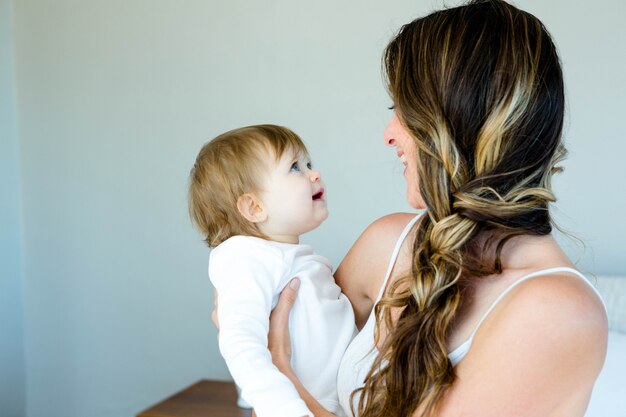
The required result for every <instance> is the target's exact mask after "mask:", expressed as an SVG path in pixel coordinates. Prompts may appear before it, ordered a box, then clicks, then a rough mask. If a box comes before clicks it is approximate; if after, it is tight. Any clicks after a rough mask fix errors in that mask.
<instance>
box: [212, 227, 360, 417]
mask: <svg viewBox="0 0 626 417" xmlns="http://www.w3.org/2000/svg"><path fill="white" fill-rule="evenodd" d="M209 277H210V279H211V282H212V283H213V285H214V286H215V288H216V289H217V294H218V305H219V308H218V311H217V312H218V320H219V323H220V334H219V346H220V351H221V353H222V356H224V359H225V360H226V364H227V365H228V369H229V370H230V373H231V375H232V376H233V378H234V379H235V382H236V383H237V385H239V387H240V388H241V395H242V397H243V399H244V400H246V401H247V402H248V403H250V404H251V405H252V406H253V407H254V409H255V411H256V413H257V416H258V417H302V416H313V414H312V413H311V411H310V410H309V409H308V408H307V407H306V404H305V403H304V401H303V400H302V399H301V398H300V396H299V395H298V392H297V391H296V388H295V387H294V386H293V384H292V383H291V381H290V380H289V379H288V378H287V377H286V376H285V375H283V374H282V373H281V372H280V371H279V370H278V369H277V368H276V367H275V366H274V364H273V363H272V358H271V355H270V352H269V350H268V349H267V334H268V331H269V316H270V313H271V311H272V309H273V308H274V307H275V306H276V303H277V302H278V297H279V295H280V292H281V291H282V289H283V288H284V287H285V285H287V284H288V283H289V281H290V280H291V279H292V278H294V277H298V278H299V279H300V281H301V284H300V289H299V290H298V296H297V298H296V302H295V304H294V306H293V308H292V310H291V313H290V316H289V332H290V337H291V365H292V367H293V369H294V371H295V373H296V374H297V375H298V377H299V379H300V381H301V382H302V384H303V385H304V386H305V387H306V388H307V390H308V391H309V392H310V393H311V394H312V395H313V396H314V397H315V398H316V399H317V400H318V401H319V402H320V403H321V404H322V405H323V406H324V407H325V408H326V409H328V410H329V411H331V412H334V413H338V412H339V413H340V412H341V411H340V406H339V401H338V397H337V371H338V369H339V364H340V362H341V358H342V356H343V353H344V351H345V349H346V347H347V346H348V344H349V343H350V341H351V340H352V338H353V337H354V335H355V334H356V327H355V324H354V313H353V311H352V306H351V305H350V302H349V301H348V298H347V297H346V296H345V295H344V294H342V293H341V289H340V288H339V287H338V286H337V284H335V280H334V279H333V276H332V266H331V265H330V263H329V261H328V260H327V259H326V258H324V257H322V256H319V255H317V254H316V253H315V252H314V251H313V248H312V247H311V246H309V245H300V244H289V243H279V242H273V241H268V240H264V239H260V238H256V237H250V236H234V237H231V238H230V239H228V240H226V241H224V242H223V243H221V244H220V245H218V246H217V247H216V248H215V249H213V250H212V251H211V255H210V259H209Z"/></svg>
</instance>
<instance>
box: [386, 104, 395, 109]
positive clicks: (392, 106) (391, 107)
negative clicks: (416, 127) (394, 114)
mask: <svg viewBox="0 0 626 417" xmlns="http://www.w3.org/2000/svg"><path fill="white" fill-rule="evenodd" d="M387 108H388V109H389V110H395V108H396V106H394V105H393V104H392V105H391V106H389V107H387Z"/></svg>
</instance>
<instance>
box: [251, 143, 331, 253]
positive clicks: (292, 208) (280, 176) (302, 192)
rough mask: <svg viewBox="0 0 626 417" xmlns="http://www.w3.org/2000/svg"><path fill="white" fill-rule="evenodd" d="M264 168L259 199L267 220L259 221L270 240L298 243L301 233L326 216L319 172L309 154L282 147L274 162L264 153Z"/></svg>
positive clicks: (315, 225)
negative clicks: (282, 149)
mask: <svg viewBox="0 0 626 417" xmlns="http://www.w3.org/2000/svg"><path fill="white" fill-rule="evenodd" d="M267 161H268V169H267V173H266V176H265V178H263V180H262V182H261V183H262V186H261V187H262V189H261V191H260V192H259V198H260V199H261V202H262V203H263V206H264V209H265V211H266V213H267V220H266V221H264V222H263V223H261V224H259V227H260V229H261V231H262V232H263V233H264V234H265V235H267V236H269V237H270V238H271V239H272V240H276V241H280V242H294V238H295V242H298V238H299V236H300V235H301V234H303V233H306V232H308V231H311V230H313V229H315V228H316V227H317V226H319V225H320V224H321V223H322V222H323V221H324V220H326V218H327V217H328V208H327V207H326V191H325V190H324V183H323V182H322V178H321V175H320V172H319V171H317V170H314V169H312V166H311V161H310V160H309V157H308V156H307V155H304V154H297V153H295V152H293V151H291V150H289V149H288V150H286V151H285V152H284V153H283V155H282V156H281V158H280V159H279V160H278V162H275V161H276V157H275V155H274V154H271V155H268V158H267Z"/></svg>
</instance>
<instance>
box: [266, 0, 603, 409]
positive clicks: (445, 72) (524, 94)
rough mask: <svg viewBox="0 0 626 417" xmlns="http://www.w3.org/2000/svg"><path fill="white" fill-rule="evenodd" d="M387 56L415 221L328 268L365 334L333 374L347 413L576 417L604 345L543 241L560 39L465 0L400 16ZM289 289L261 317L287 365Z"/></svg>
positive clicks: (598, 326) (578, 286)
mask: <svg viewBox="0 0 626 417" xmlns="http://www.w3.org/2000/svg"><path fill="white" fill-rule="evenodd" d="M384 64H385V70H386V75H387V79H388V88H389V92H390V95H391V97H392V99H393V103H394V110H395V114H394V116H393V117H392V118H391V121H390V122H389V125H388V126H387V128H386V130H385V133H384V140H385V143H386V144H387V145H388V146H390V147H392V148H394V149H395V150H396V152H397V155H398V157H399V158H400V160H401V161H402V163H403V164H404V165H405V166H406V169H405V179H406V182H407V199H408V201H409V203H410V204H411V206H412V207H414V208H416V209H424V211H422V212H421V213H420V214H419V215H418V216H414V215H409V214H394V215H390V216H387V217H384V218H382V219H379V220H378V221H376V222H375V223H373V224H372V225H370V226H369V227H368V229H367V230H366V231H365V232H364V233H363V235H362V236H361V237H360V238H359V239H358V241H357V242H356V243H355V245H354V246H353V248H352V249H351V250H350V252H349V253H348V255H347V256H346V258H345V259H344V261H343V262H342V264H341V265H340V267H339V268H338V270H337V272H336V276H335V277H336V280H337V282H338V284H339V285H340V286H341V288H342V289H343V291H344V293H345V294H346V295H347V296H348V297H349V299H350V301H351V302H352V304H353V307H354V311H355V315H356V320H357V325H358V327H359V329H360V333H359V334H358V335H357V337H356V338H355V339H354V341H353V342H352V344H351V345H350V346H349V347H348V349H347V351H346V354H345V356H344V359H343V363H342V369H341V370H340V375H339V378H338V385H339V391H340V392H339V394H340V398H341V400H342V406H343V408H344V410H345V411H346V413H353V414H354V415H357V416H359V417H370V416H408V415H413V416H440V417H443V416H481V417H485V416H582V415H583V414H584V411H585V408H586V406H587V403H588V400H589V396H590V393H591V389H592V386H593V383H594V381H595V378H596V376H597V375H598V373H599V371H600V369H601V367H602V364H603V361H604V355H605V351H606V337H607V321H606V314H605V310H604V307H603V305H602V302H601V300H600V299H599V297H598V296H597V293H596V292H595V291H594V290H593V288H592V287H591V286H590V285H589V283H588V282H587V281H586V280H585V279H584V277H583V276H582V275H581V274H580V273H579V272H577V271H576V270H575V269H574V265H573V264H572V262H571V261H570V260H569V259H568V258H567V256H566V255H565V254H564V253H563V251H562V250H561V249H560V248H559V246H558V244H557V243H556V241H555V240H554V238H553V237H552V236H551V234H550V233H551V230H552V226H551V219H550V216H549V212H548V205H549V203H550V202H553V201H554V200H555V199H554V196H553V194H552V192H551V190H550V179H551V175H552V174H553V173H554V172H556V171H558V168H556V163H557V162H558V161H559V160H560V158H561V157H562V156H563V154H564V149H563V147H562V144H561V131H562V126H563V112H564V94H563V78H562V73H561V68H560V64H559V59H558V56H557V53H556V48H555V46H554V44H553V43H552V41H551V39H550V37H549V35H548V33H547V31H546V29H545V28H544V27H543V25H542V24H541V22H540V21H539V20H538V19H536V18H535V17H534V16H532V15H530V14H528V13H526V12H523V11H521V10H519V9H516V8H515V7H513V6H511V5H509V4H507V3H506V2H504V1H500V0H476V1H472V2H470V3H469V4H467V5H464V6H461V7H457V8H452V9H448V10H443V11H439V12H436V13H433V14H431V15H429V16H426V17H424V18H420V19H417V20H415V21H413V22H411V23H409V24H407V25H405V26H404V27H403V28H402V29H401V30H400V32H399V33H398V35H397V36H396V37H395V38H394V39H393V40H392V41H391V43H390V44H389V45H388V46H387V48H386V51H385V55H384ZM295 297H296V292H295V290H293V289H291V288H290V287H287V289H286V290H285V291H284V292H283V294H282V296H281V301H280V302H279V304H278V306H277V308H276V309H275V311H274V313H273V317H272V324H271V331H270V349H271V350H272V354H273V359H274V362H275V364H276V365H277V366H278V367H279V369H281V371H283V372H284V373H285V374H286V375H287V376H289V377H290V378H291V379H292V381H293V382H294V383H295V384H296V386H297V387H298V389H299V392H300V393H301V395H302V397H303V399H304V400H305V401H306V402H307V405H308V406H309V408H310V409H311V410H312V411H313V412H314V414H315V416H316V417H319V416H324V415H330V414H329V413H328V412H327V411H325V410H324V409H323V408H322V407H320V406H319V404H317V403H316V402H315V400H314V399H313V398H311V396H310V395H309V394H308V393H307V391H306V389H304V387H303V386H302V385H301V384H300V383H299V381H298V380H297V378H296V377H295V376H294V375H293V372H292V371H291V369H290V366H289V343H288V341H289V337H288V330H287V321H288V311H289V308H290V305H291V304H292V303H293V301H294V299H295Z"/></svg>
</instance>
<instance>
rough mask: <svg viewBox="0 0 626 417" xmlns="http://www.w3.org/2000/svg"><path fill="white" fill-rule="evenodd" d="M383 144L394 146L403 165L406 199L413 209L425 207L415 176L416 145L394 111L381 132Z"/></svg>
mask: <svg viewBox="0 0 626 417" xmlns="http://www.w3.org/2000/svg"><path fill="white" fill-rule="evenodd" d="M383 137H384V140H385V144H386V145H388V146H391V147H394V148H396V154H397V155H398V158H400V162H402V164H403V165H404V179H405V180H406V199H407V201H408V202H409V204H410V206H411V207H413V208H415V209H422V208H425V207H426V204H425V203H424V200H423V199H422V196H421V195H420V190H419V182H418V176H417V147H416V146H415V141H414V140H413V138H412V137H411V135H410V133H409V131H408V130H407V129H406V127H404V125H403V124H402V123H401V122H400V119H398V116H397V115H396V114H395V113H394V115H393V117H392V118H391V120H390V121H389V124H387V127H386V128H385V131H384V133H383Z"/></svg>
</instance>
